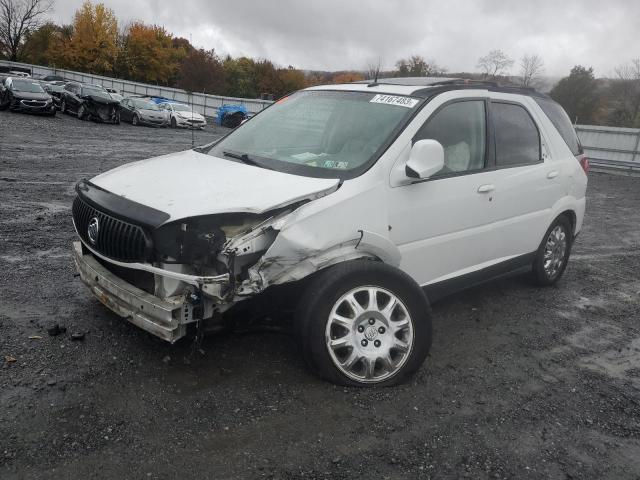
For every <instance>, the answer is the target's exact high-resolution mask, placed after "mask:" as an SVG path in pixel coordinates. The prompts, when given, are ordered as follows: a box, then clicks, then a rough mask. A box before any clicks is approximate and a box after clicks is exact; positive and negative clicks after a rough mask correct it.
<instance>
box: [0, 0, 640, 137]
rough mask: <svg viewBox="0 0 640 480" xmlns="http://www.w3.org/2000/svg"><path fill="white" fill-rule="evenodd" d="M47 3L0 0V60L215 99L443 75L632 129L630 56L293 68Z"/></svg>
mask: <svg viewBox="0 0 640 480" xmlns="http://www.w3.org/2000/svg"><path fill="white" fill-rule="evenodd" d="M52 1H53V0H0V58H6V59H9V60H13V61H22V62H25V63H32V64H36V65H44V66H49V67H54V68H59V69H69V70H76V71H81V72H87V73H93V74H99V75H106V76H113V77H117V78H123V79H127V80H134V81H139V82H144V83H151V84H157V85H163V86H171V87H178V88H183V89H185V90H187V91H191V92H203V93H210V94H215V95H224V96H233V97H244V98H259V97H264V96H267V98H271V97H273V98H277V97H279V96H282V95H285V94H287V93H289V92H291V91H294V90H298V89H300V88H304V87H307V86H311V85H319V84H329V83H346V82H354V81H359V80H363V79H365V78H367V79H373V78H384V77H425V76H436V77H438V76H440V77H442V76H451V77H463V78H471V79H478V80H497V81H501V82H508V83H511V84H514V83H515V84H517V85H521V86H523V87H533V88H536V89H538V90H541V91H547V92H549V95H550V96H551V97H552V98H554V99H555V100H556V101H558V102H559V103H560V104H561V105H562V106H563V107H564V108H565V110H566V111H567V113H568V114H569V116H570V117H571V119H572V121H574V122H579V123H583V124H599V125H612V126H621V127H640V58H637V59H635V60H631V61H630V62H629V63H627V64H624V65H621V66H619V67H618V68H616V69H615V75H614V76H613V78H599V79H598V78H596V77H595V76H594V72H593V69H592V68H591V67H584V66H580V65H578V66H575V67H574V68H573V69H572V70H571V72H570V74H569V75H568V76H567V77H565V78H562V79H561V80H560V81H559V82H557V83H556V84H555V85H550V82H549V78H548V77H545V75H544V74H545V66H544V61H543V59H542V57H541V56H539V55H537V54H535V53H530V54H527V55H523V56H522V57H521V58H520V60H519V62H518V64H517V68H518V69H517V71H516V72H513V71H512V70H513V68H514V66H516V61H515V60H514V59H513V58H511V57H510V56H509V55H508V54H507V53H505V52H504V51H503V50H500V49H496V50H491V51H490V52H488V53H487V54H486V55H483V56H481V57H480V58H479V59H478V62H477V65H476V69H477V71H476V72H455V73H453V72H452V73H449V72H448V71H447V68H445V67H443V66H442V65H441V64H440V63H439V62H437V61H436V60H433V59H425V57H423V56H421V55H411V56H409V57H407V58H402V59H400V60H398V61H397V62H396V63H395V68H394V69H392V70H388V71H382V70H381V65H382V59H378V61H377V62H375V63H372V64H370V65H368V66H366V67H365V68H364V69H363V70H352V71H343V72H317V71H302V70H300V69H298V68H295V67H293V66H292V65H289V66H286V67H283V66H278V65H275V64H274V63H272V62H271V61H270V60H268V59H254V58H249V57H245V56H242V57H238V58H233V57H231V56H229V55H227V56H224V57H221V56H219V55H218V54H217V53H216V52H215V51H214V50H205V49H202V48H196V47H194V46H193V45H192V44H191V42H190V41H189V40H187V39H185V38H181V37H176V36H174V35H173V34H171V33H170V32H168V31H166V30H165V29H164V28H163V27H160V26H158V25H150V24H146V23H144V22H141V21H134V22H130V23H127V24H125V25H121V24H120V23H119V22H118V20H117V18H116V15H115V13H114V12H113V11H112V10H111V9H109V8H107V7H105V5H104V4H102V3H95V4H94V3H92V2H91V0H86V1H85V3H83V4H82V6H81V7H80V8H79V9H78V10H77V11H76V12H75V15H74V17H73V21H72V22H71V23H70V24H67V25H56V24H55V23H52V22H50V21H45V20H44V18H45V17H46V14H47V13H48V12H49V10H50V9H51V5H52V3H51V2H52Z"/></svg>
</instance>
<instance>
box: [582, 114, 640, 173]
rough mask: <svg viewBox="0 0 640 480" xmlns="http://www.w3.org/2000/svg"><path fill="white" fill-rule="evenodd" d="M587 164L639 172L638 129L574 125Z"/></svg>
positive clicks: (639, 149) (639, 138)
mask: <svg viewBox="0 0 640 480" xmlns="http://www.w3.org/2000/svg"><path fill="white" fill-rule="evenodd" d="M576 131H577V132H578V137H579V138H580V142H581V143H582V146H583V147H584V150H585V153H586V154H587V157H588V158H589V163H590V164H591V165H593V166H595V167H604V168H607V169H615V170H622V171H629V172H640V129H639V128H618V127H599V126H595V125H576Z"/></svg>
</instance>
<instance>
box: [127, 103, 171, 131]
mask: <svg viewBox="0 0 640 480" xmlns="http://www.w3.org/2000/svg"><path fill="white" fill-rule="evenodd" d="M120 105H121V106H122V110H121V113H120V115H121V118H122V120H123V121H125V122H131V124H132V125H149V126H152V127H167V126H168V125H169V114H168V113H167V112H166V111H165V110H160V108H159V107H158V105H157V104H156V103H155V102H152V101H151V100H149V99H148V98H143V97H129V98H125V99H124V100H122V101H121V102H120Z"/></svg>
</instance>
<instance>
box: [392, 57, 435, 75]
mask: <svg viewBox="0 0 640 480" xmlns="http://www.w3.org/2000/svg"><path fill="white" fill-rule="evenodd" d="M396 69H397V71H396V76H398V77H435V76H438V75H441V74H442V73H444V72H445V71H446V70H445V69H444V68H442V67H440V66H439V65H438V64H437V63H436V62H435V61H434V60H425V59H424V57H421V56H420V55H411V56H410V57H409V58H406V59H405V58H402V59H400V60H398V61H397V62H396Z"/></svg>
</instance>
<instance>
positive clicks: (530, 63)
mask: <svg viewBox="0 0 640 480" xmlns="http://www.w3.org/2000/svg"><path fill="white" fill-rule="evenodd" d="M543 72H544V62H543V61H542V57H540V56H539V55H536V54H533V55H524V56H523V57H522V58H521V59H520V82H521V83H522V86H523V87H535V86H536V84H537V83H538V82H539V81H540V75H542V73H543Z"/></svg>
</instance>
